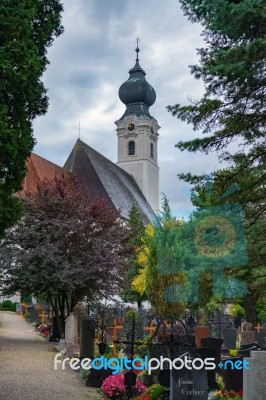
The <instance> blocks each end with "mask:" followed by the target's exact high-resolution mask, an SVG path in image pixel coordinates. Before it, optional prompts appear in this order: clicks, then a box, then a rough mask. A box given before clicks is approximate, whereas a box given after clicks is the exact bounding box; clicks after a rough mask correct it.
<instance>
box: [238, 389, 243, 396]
mask: <svg viewBox="0 0 266 400" xmlns="http://www.w3.org/2000/svg"><path fill="white" fill-rule="evenodd" d="M237 394H238V396H240V397H243V390H242V389H240V390H239V391H238V392H237Z"/></svg>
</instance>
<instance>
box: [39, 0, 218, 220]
mask: <svg viewBox="0 0 266 400" xmlns="http://www.w3.org/2000/svg"><path fill="white" fill-rule="evenodd" d="M63 4H64V13H63V25H64V28H65V32H64V34H63V35H62V36H61V37H60V38H58V39H56V40H55V42H54V44H53V46H52V47H51V48H50V49H49V52H48V59H49V60H50V65H49V66H48V67H47V71H46V73H45V75H44V77H43V79H44V82H45V86H46V88H47V89H48V95H49V98H50V100H49V103H50V105H49V110H48V112H47V114H46V115H45V116H43V117H40V118H38V119H36V121H35V122H34V134H35V137H36V139H37V145H36V147H35V150H34V151H35V152H36V153H37V154H39V155H41V156H43V157H45V158H47V159H48V160H50V161H53V162H55V163H56V164H59V165H61V166H62V165H63V164H64V162H65V161H66V159H67V156H68V154H69V153H70V151H71V149H72V147H73V146H74V144H75V142H76V140H77V138H78V134H79V122H80V126H81V139H82V140H83V141H84V142H86V143H87V144H88V145H90V146H91V147H93V148H94V149H96V150H98V151H99V152H101V153H102V154H103V155H104V156H106V157H107V158H109V159H110V160H112V161H113V162H116V161H117V137H116V131H115V128H116V127H115V124H114V121H116V120H118V119H119V118H120V117H121V116H122V114H123V112H124V109H125V106H124V104H123V103H121V101H120V100H119V97H118V89H119V86H120V85H121V84H122V83H123V82H124V81H126V80H127V79H128V76H129V75H128V70H129V69H130V68H132V67H133V66H134V63H135V51H134V50H135V47H136V44H135V42H136V38H137V36H139V37H140V39H141V41H140V45H139V46H140V54H139V58H140V65H141V67H142V68H143V69H144V70H145V71H146V73H147V75H146V79H147V81H148V82H149V83H150V84H151V85H152V86H153V87H154V89H155V91H156V94H157V100H156V103H155V104H154V105H153V106H152V107H151V108H150V113H151V115H152V116H153V117H154V118H156V119H157V121H158V123H159V125H160V126H161V129H160V131H159V134H160V136H159V144H158V154H159V167H160V191H161V192H164V193H165V194H166V195H167V197H168V198H169V199H170V205H171V208H172V209H173V210H177V211H178V212H179V214H180V215H185V214H186V213H187V212H186V210H187V209H189V208H190V207H191V203H190V200H189V197H190V196H189V186H188V185H187V184H184V182H182V181H179V180H178V177H177V174H178V173H181V172H188V171H190V172H193V173H199V174H202V173H208V172H210V171H211V170H213V169H214V168H218V166H219V164H218V161H217V158H216V156H215V155H213V154H211V155H209V156H206V155H203V154H201V153H198V154H191V153H188V152H182V153H181V152H180V151H179V150H178V149H177V148H175V143H177V142H178V141H179V140H186V139H188V138H192V137H195V136H197V135H199V134H200V132H199V133H195V132H193V130H192V128H191V127H190V126H188V125H187V124H186V123H182V122H180V121H178V120H177V119H176V118H174V117H172V115H171V114H170V113H169V112H167V110H166V106H167V105H169V104H170V105H173V104H176V103H180V104H187V103H188V98H189V97H192V98H193V99H199V98H200V97H201V95H202V93H203V85H202V83H201V82H200V81H196V80H195V79H194V78H193V77H192V75H191V74H190V69H189V67H188V66H189V65H191V64H194V63H196V62H197V60H198V57H197V51H196V49H197V48H199V47H201V46H202V39H201V37H200V33H201V30H202V29H201V27H200V26H199V25H197V24H192V23H191V22H189V21H188V20H187V18H186V17H185V16H184V15H183V13H182V10H181V7H180V4H179V2H178V1H177V0H163V1H162V0H145V1H143V0H142V1H141V0H74V1H73V0H64V1H63Z"/></svg>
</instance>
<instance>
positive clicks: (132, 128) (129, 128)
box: [127, 122, 135, 132]
mask: <svg viewBox="0 0 266 400" xmlns="http://www.w3.org/2000/svg"><path fill="white" fill-rule="evenodd" d="M134 129H135V125H134V124H133V122H129V123H128V124H127V130H128V131H129V132H132V131H134Z"/></svg>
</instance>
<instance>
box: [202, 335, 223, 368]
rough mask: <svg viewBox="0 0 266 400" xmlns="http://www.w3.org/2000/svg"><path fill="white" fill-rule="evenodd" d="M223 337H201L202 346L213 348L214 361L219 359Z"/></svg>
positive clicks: (217, 361)
mask: <svg viewBox="0 0 266 400" xmlns="http://www.w3.org/2000/svg"><path fill="white" fill-rule="evenodd" d="M222 344H223V339H219V338H203V339H201V345H202V347H208V348H210V349H214V350H215V361H216V363H219V362H220V360H221V352H222Z"/></svg>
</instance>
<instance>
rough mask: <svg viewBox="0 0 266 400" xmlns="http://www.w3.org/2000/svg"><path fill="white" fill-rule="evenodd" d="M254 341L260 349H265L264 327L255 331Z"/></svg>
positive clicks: (265, 336) (265, 335) (265, 330)
mask: <svg viewBox="0 0 266 400" xmlns="http://www.w3.org/2000/svg"><path fill="white" fill-rule="evenodd" d="M255 337H256V342H258V345H259V346H260V347H261V348H262V349H266V329H261V331H260V333H258V332H256V333H255Z"/></svg>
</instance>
